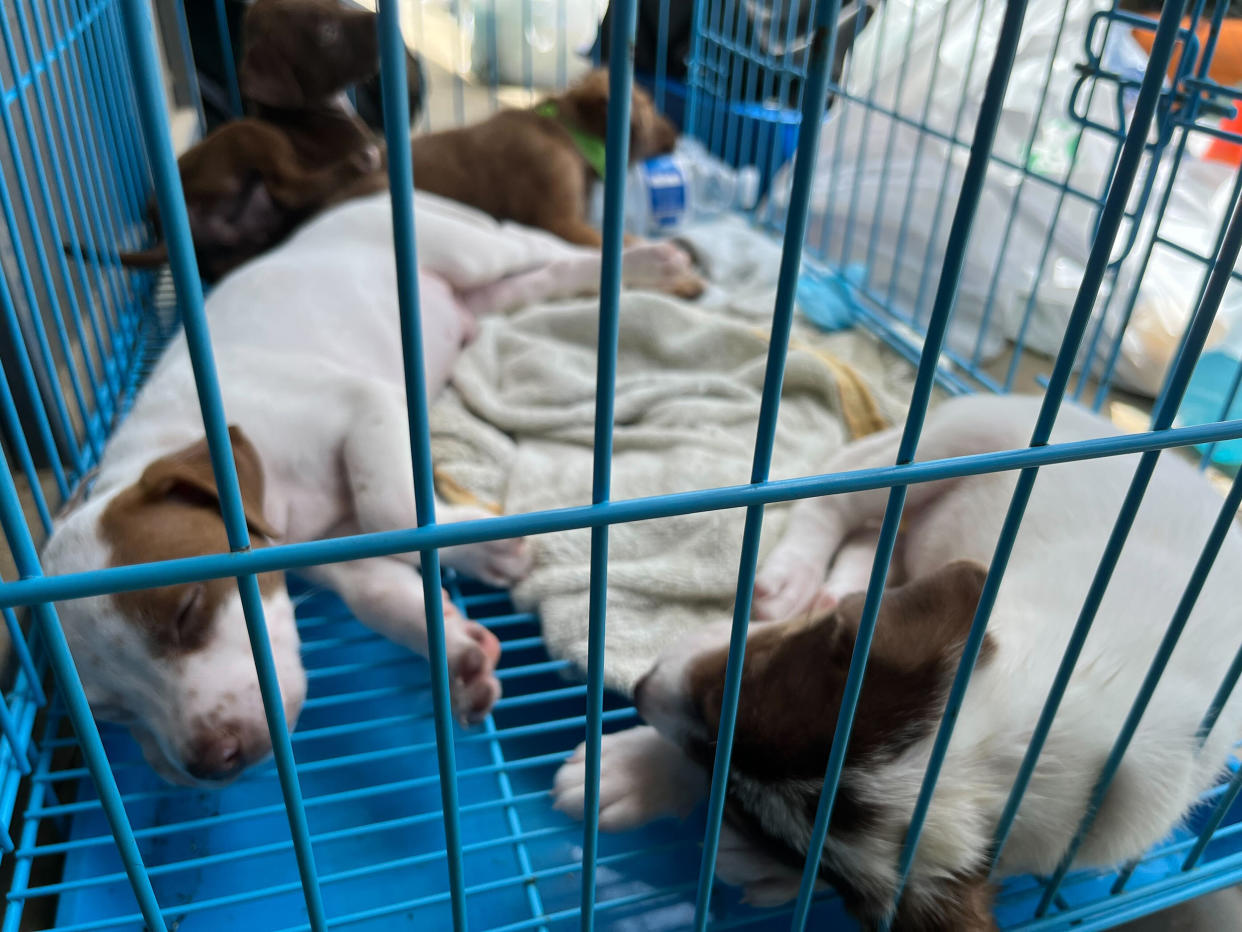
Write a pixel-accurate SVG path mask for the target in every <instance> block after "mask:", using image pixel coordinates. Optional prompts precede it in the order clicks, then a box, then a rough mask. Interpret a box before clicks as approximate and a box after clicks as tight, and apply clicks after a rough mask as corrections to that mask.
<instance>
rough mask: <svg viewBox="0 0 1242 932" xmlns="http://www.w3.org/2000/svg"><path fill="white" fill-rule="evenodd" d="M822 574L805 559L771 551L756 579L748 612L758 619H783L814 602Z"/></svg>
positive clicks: (805, 608) (795, 614)
mask: <svg viewBox="0 0 1242 932" xmlns="http://www.w3.org/2000/svg"><path fill="white" fill-rule="evenodd" d="M823 580H824V574H823V571H822V570H817V569H816V567H814V566H813V565H811V564H810V563H809V562H807V561H806V560H800V559H798V558H797V557H794V556H792V555H789V554H782V553H780V552H777V553H774V554H772V556H771V557H769V558H768V560H767V562H766V563H764V565H763V568H762V569H761V570H760V571H759V575H758V576H757V577H756V579H755V595H754V599H753V601H752V602H751V615H752V617H754V618H757V619H759V620H760V621H785V620H786V619H789V618H794V617H796V616H798V615H800V614H804V613H805V612H806V611H807V610H808V609H810V608H811V606H812V604H814V603H816V601H817V600H816V596H817V594H818V593H819V591H820V587H821V585H822V584H823Z"/></svg>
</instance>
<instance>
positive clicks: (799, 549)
mask: <svg viewBox="0 0 1242 932" xmlns="http://www.w3.org/2000/svg"><path fill="white" fill-rule="evenodd" d="M901 431H902V429H901V428H900V427H894V428H890V429H889V430H884V431H880V432H879V433H875V434H871V435H870V436H868V437H864V438H863V439H862V440H858V441H855V442H854V443H851V444H848V445H847V446H845V447H843V448H842V449H841V451H840V452H839V453H837V454H836V456H834V457H833V458H832V459H831V460H829V462H828V465H827V466H826V468H825V469H824V472H826V473H843V472H853V471H855V470H859V469H870V468H876V467H882V466H891V465H893V463H895V462H896V461H897V450H898V446H899V444H900V442H901ZM962 447H963V444H962V443H961V441H960V440H959V439H958V438H956V437H955V436H954V432H953V431H952V430H951V429H950V430H948V431H945V430H937V428H936V424H935V423H934V422H929V424H928V428H927V430H926V431H925V433H924V439H923V443H922V447H921V449H920V454H921V455H920V457H919V458H920V459H940V458H942V457H948V456H956V455H958V454H960V453H967V452H975V451H973V450H970V449H963V448H962ZM952 481H953V480H944V481H941V482H923V483H918V484H915V485H911V486H910V487H909V491H908V492H907V495H906V508H907V509H908V510H913V509H916V508H919V507H922V506H923V505H924V504H926V503H927V502H928V501H931V500H932V499H933V498H935V497H936V496H938V495H940V494H942V493H943V492H944V490H945V489H946V488H947V487H948V485H949V483H951V482H952ZM888 497H889V489H888V488H879V489H870V490H868V491H865V492H853V493H849V494H842V495H826V496H824V497H822V498H808V499H803V500H802V501H800V502H798V504H796V505H795V506H794V508H793V511H792V512H791V513H790V515H789V524H788V526H787V527H786V529H785V534H784V536H783V537H782V538H781V539H780V541H779V542H778V543H777V545H776V546H775V547H774V548H773V550H772V552H771V553H770V554H769V555H768V558H767V560H765V561H764V564H763V567H762V568H761V569H760V571H759V575H758V577H757V578H756V580H755V597H754V615H755V617H756V618H760V619H764V620H769V621H776V620H783V619H786V618H793V617H794V616H796V615H798V614H800V613H802V612H805V611H806V609H807V608H808V607H809V606H810V605H811V602H812V600H813V599H814V598H815V595H816V592H817V591H819V590H820V588H821V586H822V585H823V584H824V582H825V575H826V574H827V571H828V565H829V563H830V562H831V561H832V558H833V556H834V555H835V554H836V553H837V551H838V550H840V549H841V546H842V544H843V543H844V542H845V540H846V538H848V537H849V536H850V535H851V534H852V533H854V532H855V531H856V530H858V529H860V528H862V527H865V526H867V525H871V524H875V523H878V522H879V521H880V519H881V518H882V517H883V515H884V509H885V508H886V506H887V505H888ZM872 552H873V554H874V548H873V549H872ZM860 559H862V558H861V555H860V554H859V553H854V554H852V555H851V556H850V559H849V564H848V565H849V566H851V567H856V566H857V564H858V561H859V560H860ZM868 572H869V569H868ZM863 588H866V587H865V586H864V587H863ZM854 591H857V590H854Z"/></svg>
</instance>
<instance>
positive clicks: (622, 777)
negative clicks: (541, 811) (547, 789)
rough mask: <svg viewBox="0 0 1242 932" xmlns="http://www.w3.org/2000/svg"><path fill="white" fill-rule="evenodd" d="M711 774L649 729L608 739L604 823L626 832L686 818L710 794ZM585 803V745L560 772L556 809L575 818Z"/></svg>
mask: <svg viewBox="0 0 1242 932" xmlns="http://www.w3.org/2000/svg"><path fill="white" fill-rule="evenodd" d="M707 788H708V779H707V772H706V771H705V770H703V768H701V767H699V766H698V765H697V764H695V763H694V762H693V761H692V760H690V758H688V757H687V756H686V755H685V754H684V753H683V752H682V750H681V748H679V747H677V745H675V744H673V743H672V742H671V741H669V740H668V739H667V738H665V737H664V736H663V735H661V734H660V733H659V732H658V731H656V730H655V729H654V728H652V727H650V726H649V725H642V726H639V727H636V728H630V729H628V730H626V731H618V732H614V733H613V734H609V735H604V743H603V747H602V749H601V755H600V778H599V825H600V828H602V829H605V830H606V831H610V832H623V831H627V830H628V829H632V828H637V827H638V826H640V825H645V824H646V823H648V822H651V821H653V820H655V819H660V818H664V817H668V816H671V817H676V818H685V817H686V816H688V815H689V814H690V812H691V810H693V809H694V807H695V806H696V805H697V804H698V802H699V800H701V799H703V798H704V797H705V796H706V795H707ZM585 804H586V745H585V744H580V745H578V748H577V750H575V751H574V753H573V755H572V756H571V757H570V758H569V760H567V761H566V762H565V763H564V764H562V765H561V769H560V770H558V771H557V772H556V779H555V781H554V783H553V789H552V805H553V807H554V808H555V809H558V810H560V811H561V812H563V813H565V814H566V815H568V816H572V817H573V818H575V819H581V818H583V809H584V807H585Z"/></svg>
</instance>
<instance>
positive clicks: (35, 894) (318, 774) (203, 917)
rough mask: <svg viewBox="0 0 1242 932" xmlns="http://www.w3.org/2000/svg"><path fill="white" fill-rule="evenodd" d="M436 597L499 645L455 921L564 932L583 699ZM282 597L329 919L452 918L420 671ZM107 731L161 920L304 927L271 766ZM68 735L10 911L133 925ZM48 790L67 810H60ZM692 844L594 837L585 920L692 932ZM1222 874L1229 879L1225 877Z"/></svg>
mask: <svg viewBox="0 0 1242 932" xmlns="http://www.w3.org/2000/svg"><path fill="white" fill-rule="evenodd" d="M449 588H450V591H451V592H452V593H453V596H454V599H455V600H456V601H457V603H458V605H459V607H461V608H462V609H463V610H464V611H465V612H467V613H468V614H469V615H470V616H471V617H474V618H478V619H480V620H482V621H484V622H485V623H486V624H488V625H489V626H490V627H491V628H492V629H493V630H494V631H495V632H496V633H497V635H498V636H499V637H500V638H501V640H502V641H503V642H504V654H503V658H502V662H501V672H500V676H501V679H502V681H503V683H504V692H505V696H504V699H502V700H501V702H500V703H499V705H498V706H497V708H496V710H495V713H494V715H493V716H492V718H491V719H489V720H488V721H487V722H486V723H485V724H484V725H483V726H480V727H478V728H476V729H471V730H461V729H458V730H457V731H456V733H455V740H456V751H457V762H458V783H459V787H460V794H461V807H462V808H461V817H462V829H463V835H464V838H465V845H466V846H465V866H466V884H467V892H468V902H467V906H468V911H469V916H470V928H472V929H493V930H496V929H504V930H518V929H548V930H568V929H571V928H577V926H578V923H579V918H578V916H579V882H580V876H581V875H580V865H581V839H582V836H581V824H580V823H578V822H574V821H571V820H570V819H568V818H566V817H564V816H561V815H560V814H559V813H556V812H554V811H553V810H552V808H551V806H550V800H549V796H548V790H549V787H550V786H551V783H552V776H553V774H554V772H555V770H556V767H557V766H558V765H559V763H560V762H561V761H562V760H563V759H564V757H565V756H566V755H567V754H568V752H569V751H571V750H572V749H573V748H574V747H575V746H576V745H577V744H578V743H579V742H580V741H581V740H582V739H583V735H584V718H583V711H584V700H585V690H584V688H583V687H582V686H581V685H580V683H578V682H577V681H576V680H575V679H573V678H572V677H571V675H569V674H570V671H569V670H568V665H567V664H566V663H564V662H560V661H555V660H551V659H550V658H549V657H548V655H547V653H546V652H545V651H544V649H543V646H542V643H541V641H540V640H539V637H538V634H539V630H538V623H537V619H536V618H535V617H534V616H533V615H529V614H521V613H516V612H514V610H513V607H512V605H511V603H510V602H509V600H508V597H507V596H506V595H505V594H504V593H499V592H493V591H489V590H484V589H481V588H478V587H474V586H471V585H469V584H466V585H462V586H459V585H458V584H457V583H455V582H454V581H452V580H449ZM296 597H297V598H298V599H299V601H300V604H299V609H298V614H299V619H300V625H301V630H302V635H303V639H304V646H303V654H304V658H305V662H306V667H307V670H308V674H309V682H310V693H309V698H308V701H307V703H306V706H305V709H304V711H303V713H302V716H301V719H300V720H299V722H298V729H297V731H296V733H295V734H294V739H293V740H294V750H295V753H296V757H297V761H298V771H299V775H300V778H301V785H302V792H303V794H304V796H305V799H306V805H307V814H308V818H309V821H310V827H311V832H312V835H313V838H314V848H315V857H316V862H317V865H318V870H319V874H320V878H321V880H322V884H323V893H324V899H325V902H326V906H327V910H328V915H329V917H330V920H331V922H332V926H333V927H334V928H348V929H351V930H381V929H393V928H411V929H414V928H418V929H445V928H449V927H450V913H449V896H448V892H447V891H448V880H447V869H446V866H445V860H444V833H443V828H442V823H441V808H440V796H439V785H438V775H437V768H436V754H435V735H434V729H433V726H432V720H431V695H430V690H429V682H428V669H427V664H426V663H425V661H423V660H421V659H420V658H418V657H415V656H413V655H411V654H409V653H408V652H406V651H404V650H403V649H401V648H398V647H396V646H395V645H392V644H390V643H388V642H386V641H384V640H382V639H380V638H379V637H377V636H375V635H373V634H371V632H369V631H368V630H367V629H365V628H363V627H362V626H361V625H360V624H359V623H358V622H357V621H356V620H354V619H353V618H352V617H351V616H350V615H349V614H348V612H347V610H346V609H345V608H344V606H343V605H342V604H341V603H340V602H339V600H338V599H336V597H335V596H332V595H331V594H328V593H324V592H316V591H307V590H301V591H300V592H299V593H298V595H297V596H296ZM605 709H606V711H605V723H606V724H605V728H606V730H609V731H611V730H616V729H619V728H624V727H628V726H629V725H631V724H633V723H635V722H636V721H637V718H636V715H635V713H634V711H633V709H632V708H631V707H630V706H629V705H628V704H627V703H626V702H625V701H624V700H622V699H621V698H619V697H617V696H609V697H607V699H606V705H605ZM58 734H60V735H63V734H64V732H63V730H62V722H61V721H59V716H58V715H53V716H52V718H51V720H50V721H49V724H48V735H49V736H54V735H58ZM105 740H106V744H107V748H108V753H109V757H110V759H111V761H112V762H113V766H114V769H115V771H116V773H117V777H118V781H119V783H120V787H121V789H122V791H123V793H124V794H125V799H126V808H127V811H128V812H129V816H130V819H131V820H132V821H133V823H134V826H135V828H136V830H137V835H138V837H139V841H140V845H141V848H142V852H143V855H144V858H145V861H146V864H147V865H148V867H149V869H150V870H151V874H152V880H153V883H154V886H155V891H156V894H157V896H158V897H159V901H160V903H161V904H163V906H164V908H165V910H166V916H167V917H168V919H169V927H170V928H172V929H176V930H178V932H217V930H227V929H239V930H242V929H244V930H248V932H259V930H276V929H279V930H284V929H300V928H305V926H304V923H305V908H304V905H303V901H302V895H301V892H300V888H299V886H298V880H297V870H296V866H295V862H294V858H293V854H292V847H291V844H290V842H289V840H288V838H289V836H288V826H287V822H286V820H285V815H284V808H283V804H282V802H281V795H280V791H279V787H278V785H277V781H276V776H275V771H274V768H273V767H272V766H271V765H270V764H269V765H265V766H263V767H260V768H258V769H256V770H254V771H252V772H250V773H248V774H247V775H246V776H245V777H243V778H242V779H241V780H239V781H238V782H237V783H235V784H233V785H231V786H229V787H228V788H226V789H224V790H222V791H219V792H199V791H194V790H188V789H184V788H175V787H170V786H167V785H165V784H163V783H162V782H161V781H160V780H159V779H158V778H156V777H155V776H154V775H153V774H152V772H151V771H150V770H149V769H148V768H147V767H146V765H145V764H144V763H143V762H142V760H141V757H140V755H139V753H138V750H137V748H136V746H135V745H134V744H133V743H132V741H131V740H130V739H129V738H128V736H127V735H126V734H125V733H124V732H122V731H120V730H117V729H111V728H110V729H107V730H106V733H105ZM71 744H72V739H71V738H67V737H59V738H51V737H50V738H49V740H48V741H46V742H44V749H43V753H42V756H41V757H40V758H39V760H38V762H37V764H38V766H37V770H36V775H35V781H36V789H35V794H34V797H33V798H32V802H31V804H30V806H29V807H28V810H27V817H28V818H29V819H35V820H39V819H44V820H53V821H54V823H55V824H56V826H57V827H58V828H59V829H60V832H59V833H58V834H59V837H60V838H61V839H64V840H63V841H59V842H50V843H49V842H44V843H43V844H42V845H41V846H38V847H34V848H29V847H27V848H23V849H22V850H21V851H20V852H19V856H20V857H25V858H40V857H52V856H55V855H57V854H59V853H63V854H64V856H65V861H64V870H63V877H62V880H61V882H60V883H58V884H55V885H54V886H50V887H45V888H38V887H36V888H34V889H32V890H28V891H22V890H14V891H11V892H10V901H11V904H10V905H11V906H12V905H15V902H19V901H20V900H21V899H22V898H45V897H51V896H57V897H58V903H57V909H56V922H57V926H56V927H57V928H59V929H65V930H83V932H85V930H88V929H123V930H141V929H142V928H143V926H142V922H141V920H140V919H139V917H138V916H137V911H136V907H135V903H134V899H133V896H132V894H131V893H130V890H129V886H128V883H127V882H126V880H125V877H124V875H123V874H122V872H121V865H120V861H119V859H118V858H117V855H116V851H115V848H114V846H113V844H112V840H111V836H110V834H109V832H108V829H107V825H106V822H105V821H104V818H103V815H102V813H101V811H100V809H99V806H98V803H97V800H96V797H95V793H94V790H93V788H92V785H91V783H90V781H89V778H87V777H86V776H85V773H84V772H83V771H82V770H79V769H61V770H55V769H54V764H53V754H54V752H55V751H56V749H57V747H61V748H63V747H65V746H67V745H71ZM44 791H46V792H44ZM41 796H42V798H40V797H41ZM58 796H59V798H62V799H73V800H75V801H72V802H64V803H59V804H58V803H57V798H58ZM1236 815H1237V813H1233V814H1231V816H1236ZM1240 828H1242V825H1238V824H1237V823H1236V819H1234V818H1232V817H1231V818H1230V820H1229V821H1228V823H1227V826H1226V828H1225V829H1224V834H1223V836H1222V837H1221V839H1220V840H1219V841H1217V842H1215V843H1214V845H1213V846H1212V848H1211V849H1209V852H1208V857H1207V858H1206V859H1205V861H1204V865H1205V867H1204V869H1203V871H1206V872H1207V873H1208V874H1210V875H1211V876H1210V877H1204V876H1200V875H1201V874H1202V873H1203V871H1196V872H1192V874H1190V875H1177V874H1176V871H1177V864H1178V863H1179V859H1178V857H1177V854H1176V849H1177V846H1179V845H1180V846H1182V847H1184V846H1185V845H1186V844H1187V838H1189V837H1190V836H1188V835H1187V834H1181V835H1179V836H1178V837H1177V838H1174V839H1171V840H1170V843H1169V850H1168V851H1162V852H1156V853H1154V854H1153V855H1152V857H1151V859H1150V860H1149V862H1148V863H1146V864H1145V865H1144V866H1142V867H1141V868H1140V870H1139V871H1138V872H1137V873H1136V875H1135V877H1134V879H1133V880H1132V881H1131V883H1130V885H1129V887H1128V893H1127V896H1126V897H1124V898H1121V899H1113V900H1110V899H1109V898H1108V897H1107V892H1108V888H1109V886H1110V885H1111V878H1100V877H1096V876H1092V875H1085V874H1079V875H1071V877H1070V878H1069V879H1068V880H1067V882H1066V884H1065V885H1064V887H1063V892H1062V901H1061V903H1060V904H1059V908H1060V909H1061V910H1064V909H1067V908H1068V909H1070V910H1071V912H1072V913H1073V914H1074V915H1076V916H1077V915H1079V914H1080V913H1082V918H1083V919H1085V920H1086V921H1085V922H1083V923H1081V924H1079V925H1078V926H1077V927H1078V928H1102V927H1107V926H1108V925H1111V924H1113V922H1114V921H1115V919H1116V918H1117V916H1118V913H1117V910H1118V909H1120V908H1122V907H1127V906H1128V907H1129V909H1131V910H1134V909H1138V910H1139V911H1143V912H1145V911H1148V910H1150V909H1152V908H1154V905H1153V904H1160V905H1167V903H1166V902H1165V901H1176V900H1180V899H1185V898H1186V897H1188V896H1190V895H1193V894H1194V893H1196V892H1201V890H1202V889H1203V888H1204V885H1205V884H1207V883H1210V884H1211V885H1212V886H1222V885H1224V884H1225V883H1228V882H1230V879H1231V878H1234V877H1236V874H1237V872H1238V870H1239V869H1242V864H1239V863H1234V862H1236V861H1237V860H1238V858H1237V852H1238V850H1239V847H1242V846H1239V844H1238V835H1237V833H1236V831H1237V830H1238V829H1240ZM702 834H703V816H702V814H701V812H700V813H698V814H696V815H695V816H694V817H692V818H691V819H690V820H688V821H687V822H685V823H677V822H673V821H671V820H670V821H667V822H662V823H659V824H656V825H654V826H651V827H648V828H646V829H643V830H640V831H635V832H631V833H627V834H623V835H604V836H602V839H601V840H602V844H601V857H600V862H599V868H598V907H597V910H598V912H597V924H598V925H599V927H600V928H604V929H610V930H638V929H643V930H664V929H682V928H686V927H687V926H688V924H689V923H690V920H691V917H692V916H693V909H694V906H693V904H694V885H695V880H696V876H697V870H698V865H699V857H700V851H701V849H700V845H699V842H700V839H701V838H702ZM26 837H27V838H33V837H34V835H33V833H32V832H28V833H27V836H26ZM1230 864H1232V869H1231V870H1232V873H1229V872H1228V871H1226V872H1224V873H1222V871H1221V869H1220V868H1221V866H1222V865H1224V866H1225V867H1226V868H1228V867H1229V865H1230ZM1213 878H1214V880H1213ZM1039 890H1040V886H1039V884H1038V882H1037V881H1035V880H1034V879H1030V878H1026V879H1019V880H1015V881H1011V882H1010V883H1008V884H1007V885H1006V887H1005V889H1004V891H1003V892H1002V894H1001V898H1000V902H999V907H998V915H999V917H1000V919H1001V921H1002V924H1003V925H1005V926H1007V927H1021V928H1026V927H1044V926H1047V925H1064V924H1066V920H1067V919H1069V918H1070V916H1069V915H1067V914H1065V913H1061V914H1060V915H1059V916H1052V917H1049V918H1045V919H1043V920H1033V919H1032V915H1033V914H1032V910H1033V908H1034V904H1035V902H1036V901H1037V899H1038V894H1039ZM1153 897H1155V899H1153ZM740 899H741V898H740V895H739V892H738V891H736V890H734V889H731V888H728V887H725V886H724V885H717V888H716V892H715V895H714V898H713V902H712V916H713V923H712V927H713V928H716V929H727V928H729V929H731V928H741V927H745V928H753V929H762V930H768V929H772V930H776V929H785V928H788V922H789V919H788V910H787V909H785V910H777V911H757V910H754V909H751V908H750V907H748V906H746V905H744V904H742V903H741V901H740ZM10 918H12V917H11V915H10ZM855 927H856V926H855V924H854V923H853V922H852V921H850V920H849V919H847V918H846V917H845V916H844V914H843V913H842V912H841V909H840V907H839V904H838V903H837V902H836V901H835V899H834V898H832V897H831V896H826V897H823V898H821V901H820V902H819V903H818V905H817V908H816V912H815V914H814V916H813V918H812V922H811V924H810V926H809V928H817V929H822V928H846V929H848V928H855Z"/></svg>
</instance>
